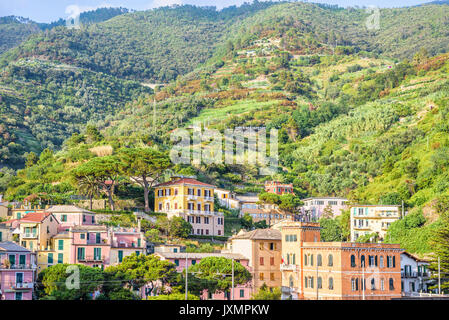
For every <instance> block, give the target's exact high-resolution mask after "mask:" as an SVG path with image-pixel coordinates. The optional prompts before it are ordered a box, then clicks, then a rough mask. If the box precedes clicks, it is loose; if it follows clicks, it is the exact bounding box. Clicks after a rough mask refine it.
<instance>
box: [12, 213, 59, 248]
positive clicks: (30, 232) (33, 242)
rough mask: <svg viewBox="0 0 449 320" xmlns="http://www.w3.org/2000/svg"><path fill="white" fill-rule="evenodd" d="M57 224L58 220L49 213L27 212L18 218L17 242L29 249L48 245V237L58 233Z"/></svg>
mask: <svg viewBox="0 0 449 320" xmlns="http://www.w3.org/2000/svg"><path fill="white" fill-rule="evenodd" d="M58 226H59V222H58V220H56V218H55V217H54V216H53V215H52V214H51V213H48V212H33V213H28V214H27V215H26V216H25V217H23V218H22V219H20V234H19V243H20V245H21V246H23V247H25V248H27V249H29V250H31V251H36V250H38V249H40V248H41V247H50V239H51V237H53V236H54V235H56V234H57V233H58Z"/></svg>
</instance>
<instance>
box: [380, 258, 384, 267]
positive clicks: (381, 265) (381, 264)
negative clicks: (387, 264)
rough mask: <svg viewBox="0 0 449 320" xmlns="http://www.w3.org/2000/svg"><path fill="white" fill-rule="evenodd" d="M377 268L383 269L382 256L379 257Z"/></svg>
mask: <svg viewBox="0 0 449 320" xmlns="http://www.w3.org/2000/svg"><path fill="white" fill-rule="evenodd" d="M379 267H380V268H383V267H384V256H380V257H379Z"/></svg>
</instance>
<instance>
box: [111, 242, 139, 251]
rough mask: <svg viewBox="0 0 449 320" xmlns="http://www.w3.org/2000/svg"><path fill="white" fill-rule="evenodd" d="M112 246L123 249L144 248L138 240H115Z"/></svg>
mask: <svg viewBox="0 0 449 320" xmlns="http://www.w3.org/2000/svg"><path fill="white" fill-rule="evenodd" d="M112 248H123V249H142V248H143V246H140V247H139V246H138V245H137V242H131V243H129V242H125V241H113V242H112Z"/></svg>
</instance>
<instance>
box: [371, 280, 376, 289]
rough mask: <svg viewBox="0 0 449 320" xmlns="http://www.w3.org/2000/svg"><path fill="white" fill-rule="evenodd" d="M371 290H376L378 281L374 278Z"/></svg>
mask: <svg viewBox="0 0 449 320" xmlns="http://www.w3.org/2000/svg"><path fill="white" fill-rule="evenodd" d="M371 290H376V281H375V280H374V278H371Z"/></svg>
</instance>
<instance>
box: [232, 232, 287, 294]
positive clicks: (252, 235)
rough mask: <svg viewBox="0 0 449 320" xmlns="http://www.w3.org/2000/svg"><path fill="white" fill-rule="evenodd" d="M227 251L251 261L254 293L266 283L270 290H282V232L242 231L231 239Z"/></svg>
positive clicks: (249, 263)
mask: <svg viewBox="0 0 449 320" xmlns="http://www.w3.org/2000/svg"><path fill="white" fill-rule="evenodd" d="M227 250H228V251H229V252H231V253H239V254H241V255H243V256H245V257H246V258H248V259H249V262H248V265H249V267H250V270H251V273H252V276H253V279H252V289H253V290H252V293H254V292H257V290H258V289H259V288H260V287H261V286H262V285H263V284H264V283H265V284H266V285H267V286H268V287H270V288H280V287H281V283H282V276H281V271H280V269H279V267H280V265H281V262H282V261H281V260H282V239H281V232H280V231H279V230H273V229H256V230H252V231H249V232H245V231H241V232H239V233H238V234H237V235H235V236H233V237H231V238H230V239H229V241H228V243H227Z"/></svg>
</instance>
